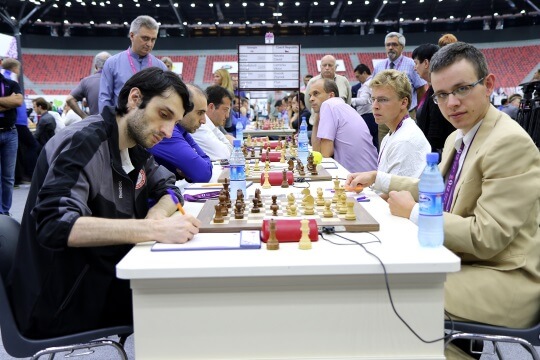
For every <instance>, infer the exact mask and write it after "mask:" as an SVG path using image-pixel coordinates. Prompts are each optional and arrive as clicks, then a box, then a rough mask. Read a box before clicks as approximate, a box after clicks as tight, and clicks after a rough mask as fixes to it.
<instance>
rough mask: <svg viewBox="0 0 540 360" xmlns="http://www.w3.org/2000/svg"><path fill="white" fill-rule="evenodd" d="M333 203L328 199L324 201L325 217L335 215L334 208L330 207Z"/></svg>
mask: <svg viewBox="0 0 540 360" xmlns="http://www.w3.org/2000/svg"><path fill="white" fill-rule="evenodd" d="M331 205H332V201H330V200H326V202H325V203H324V212H323V217H325V218H331V217H334V213H333V212H332V210H331V209H330V206H331Z"/></svg>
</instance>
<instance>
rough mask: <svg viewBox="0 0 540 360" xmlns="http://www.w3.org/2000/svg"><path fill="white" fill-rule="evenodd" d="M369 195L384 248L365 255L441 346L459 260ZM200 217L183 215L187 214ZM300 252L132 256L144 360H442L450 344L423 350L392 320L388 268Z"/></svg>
mask: <svg viewBox="0 0 540 360" xmlns="http://www.w3.org/2000/svg"><path fill="white" fill-rule="evenodd" d="M339 172H340V173H342V171H341V170H340V171H339ZM317 186H319V185H316V184H312V187H317ZM326 186H327V187H330V184H329V183H327V185H326ZM251 188H254V186H252V187H251ZM252 191H253V189H252ZM271 192H275V193H280V192H282V189H280V188H274V189H272V190H271ZM367 194H368V195H369V196H370V198H371V202H369V203H363V205H364V206H365V208H366V209H367V210H368V211H369V212H370V213H371V214H372V215H373V216H374V217H375V218H376V219H377V221H379V223H380V224H381V230H380V231H379V232H377V233H375V234H376V235H377V236H378V237H379V238H380V239H381V241H382V243H380V244H379V243H375V244H369V245H366V247H367V248H368V249H369V250H370V251H372V252H374V253H375V254H377V255H378V256H379V257H380V258H381V260H382V261H383V262H384V264H385V265H386V269H387V271H388V273H389V279H390V287H391V291H392V296H393V299H394V304H395V306H396V308H397V310H398V311H399V313H400V314H401V316H403V317H404V318H405V319H406V321H407V322H408V323H409V324H410V325H411V327H412V328H413V329H415V331H417V332H418V333H419V334H420V335H421V336H422V337H424V338H425V339H428V340H431V339H434V338H438V337H440V336H442V335H443V321H444V318H443V310H444V293H443V285H444V281H445V279H446V274H447V273H448V272H455V271H458V270H459V258H458V257H456V256H455V255H454V254H452V253H451V252H450V251H448V250H447V249H446V248H444V247H441V248H436V249H425V248H420V247H419V245H418V241H417V239H416V236H417V228H416V226H415V225H414V224H412V223H411V222H409V221H408V220H406V219H402V218H397V217H394V216H392V215H391V214H390V213H389V210H388V206H387V204H386V203H385V202H384V201H383V200H381V199H380V198H378V197H377V195H375V194H374V193H372V192H370V191H367ZM201 207H202V205H201V204H197V203H189V204H187V205H186V206H185V208H186V210H187V211H189V212H191V213H195V212H197V211H198V210H200V208H201ZM344 235H345V236H348V237H351V238H354V239H357V240H358V241H371V240H374V239H375V238H374V237H373V236H371V235H369V234H366V233H354V234H352V233H347V234H345V233H344ZM332 239H334V240H336V241H339V239H338V238H337V237H336V238H334V237H332ZM297 246H298V245H297V244H296V243H289V244H281V248H280V250H278V251H267V250H266V249H264V246H263V249H261V250H228V251H193V252H151V251H150V245H149V244H143V245H139V246H136V247H135V248H134V249H133V250H132V251H130V253H129V254H128V255H127V256H126V257H125V258H124V259H123V260H122V261H121V262H120V263H119V264H118V266H117V274H118V277H120V278H123V279H129V280H130V281H131V288H132V289H133V306H134V322H135V354H136V358H137V360H144V359H190V360H191V359H318V360H321V359H328V360H330V359H332V360H336V359H379V360H380V359H393V360H396V359H408V360H412V359H416V360H419V359H430V360H435V359H444V355H443V343H442V342H437V343H434V344H424V343H422V342H420V341H419V340H418V339H417V338H416V337H415V336H414V335H413V334H411V332H410V331H409V330H408V329H407V328H406V327H405V325H403V324H402V323H401V322H400V320H399V319H398V318H397V317H396V315H395V314H394V313H393V312H392V309H391V306H390V303H389V300H388V295H387V292H386V286H385V282H384V277H383V275H382V273H383V272H382V268H381V265H380V264H379V263H378V262H377V261H376V260H375V259H374V258H372V257H371V256H369V255H368V254H366V253H365V252H364V250H363V249H361V248H360V247H359V246H336V245H332V244H330V243H328V242H325V241H322V240H319V241H318V242H316V243H313V249H312V250H304V251H302V250H299V249H298V247H297Z"/></svg>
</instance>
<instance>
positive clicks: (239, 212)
mask: <svg viewBox="0 0 540 360" xmlns="http://www.w3.org/2000/svg"><path fill="white" fill-rule="evenodd" d="M243 206H244V204H242V203H241V202H239V201H236V204H234V218H235V219H243V218H244V209H242V207H243Z"/></svg>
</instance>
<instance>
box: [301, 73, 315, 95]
mask: <svg viewBox="0 0 540 360" xmlns="http://www.w3.org/2000/svg"><path fill="white" fill-rule="evenodd" d="M311 78H313V75H311V74H306V75H305V76H304V83H303V84H302V86H300V92H303V93H305V91H306V86H307V84H308V82H309V80H311Z"/></svg>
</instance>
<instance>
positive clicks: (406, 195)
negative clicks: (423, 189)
mask: <svg viewBox="0 0 540 360" xmlns="http://www.w3.org/2000/svg"><path fill="white" fill-rule="evenodd" d="M388 195H389V197H388V205H390V213H391V214H392V215H395V216H401V217H404V218H407V219H408V218H409V217H410V216H411V212H412V209H413V207H414V205H415V204H416V202H415V201H414V198H413V197H412V195H411V193H410V192H408V191H390V193H389V194H388Z"/></svg>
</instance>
